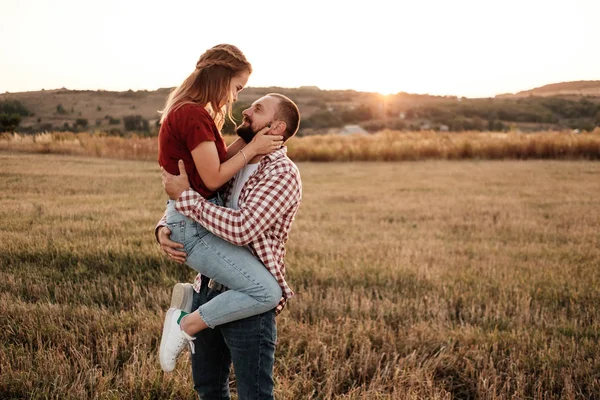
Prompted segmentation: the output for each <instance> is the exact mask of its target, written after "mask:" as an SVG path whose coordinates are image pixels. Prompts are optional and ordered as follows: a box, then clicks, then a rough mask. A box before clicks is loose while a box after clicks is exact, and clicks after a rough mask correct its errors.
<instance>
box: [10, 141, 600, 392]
mask: <svg viewBox="0 0 600 400" xmlns="http://www.w3.org/2000/svg"><path fill="white" fill-rule="evenodd" d="M298 165H299V168H300V171H301V173H302V177H303V182H304V199H303V204H302V206H301V208H300V212H299V215H298V217H297V220H296V222H295V225H294V227H293V229H292V232H291V237H290V241H289V243H288V254H287V257H286V259H287V265H288V271H289V281H290V284H291V285H292V287H293V288H294V289H295V291H296V293H297V297H296V298H295V299H293V300H291V301H290V303H289V307H288V308H286V310H285V311H284V312H283V313H282V314H281V316H280V317H278V333H279V343H278V348H277V355H276V356H277V360H276V365H275V378H276V395H277V398H278V399H593V398H600V307H599V306H598V305H599V304H600V292H599V290H598V288H599V287H600V230H599V227H600V163H598V162H594V161H556V160H546V161H541V160H537V161H515V160H505V161H477V160H468V161H447V160H434V161H418V162H388V163H378V162H353V163H341V162H329V163H307V162H299V163H298ZM0 185H1V187H2V191H1V195H0V216H1V220H2V224H1V225H0V297H1V298H0V321H1V322H0V323H1V324H2V326H1V328H2V329H0V398H2V399H23V398H27V399H30V398H31V399H166V398H175V399H191V398H194V392H193V389H192V382H191V375H190V364H189V361H188V359H187V357H183V358H182V359H181V361H180V363H179V365H178V367H177V369H176V370H175V371H174V372H173V373H171V374H165V373H163V372H162V371H161V369H160V365H159V363H158V359H157V351H158V344H159V341H160V333H161V327H162V319H163V316H164V312H165V311H166V307H167V305H168V301H169V296H170V289H171V287H172V285H173V284H174V283H175V282H178V281H185V280H189V279H191V278H192V277H193V273H191V272H190V270H189V269H188V267H186V266H181V265H178V264H175V263H172V262H170V261H168V260H167V259H166V257H164V256H163V255H162V253H161V252H160V250H159V248H158V246H157V244H156V243H155V242H154V239H153V228H154V225H155V223H156V221H157V219H158V218H159V217H160V216H161V214H162V211H163V205H164V201H165V199H166V197H165V195H164V194H163V193H162V187H161V184H160V177H159V172H158V169H157V165H156V162H153V161H125V160H115V159H103V158H86V157H74V156H65V155H55V154H49V155H48V154H46V155H42V154H26V153H15V152H10V153H9V152H2V153H0ZM233 389H235V383H234V384H233Z"/></svg>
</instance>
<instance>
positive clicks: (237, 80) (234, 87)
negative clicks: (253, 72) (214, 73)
mask: <svg viewBox="0 0 600 400" xmlns="http://www.w3.org/2000/svg"><path fill="white" fill-rule="evenodd" d="M249 77H250V73H249V72H248V71H244V72H240V73H239V74H237V75H236V76H234V77H233V78H231V82H230V83H229V99H231V102H232V103H234V102H236V101H237V99H238V93H239V92H241V91H242V90H243V89H244V87H245V86H246V83H248V78H249Z"/></svg>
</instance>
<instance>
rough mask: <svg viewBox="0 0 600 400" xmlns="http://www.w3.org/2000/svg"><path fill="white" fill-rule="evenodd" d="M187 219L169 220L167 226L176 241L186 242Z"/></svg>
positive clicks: (171, 237) (172, 238)
mask: <svg viewBox="0 0 600 400" xmlns="http://www.w3.org/2000/svg"><path fill="white" fill-rule="evenodd" d="M185 225H186V222H185V220H180V221H175V222H167V227H168V228H169V230H170V231H171V236H170V237H169V239H171V240H172V241H174V242H177V243H181V244H185V236H186V235H185V231H186V226H185Z"/></svg>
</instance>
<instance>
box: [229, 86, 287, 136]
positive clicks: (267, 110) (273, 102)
mask: <svg viewBox="0 0 600 400" xmlns="http://www.w3.org/2000/svg"><path fill="white" fill-rule="evenodd" d="M276 110H277V99H275V98H273V97H271V96H263V97H261V98H260V99H258V100H256V101H255V102H254V103H252V106H250V108H247V109H245V110H244V111H242V116H243V119H242V124H241V125H240V126H238V127H237V129H236V130H235V132H236V133H237V135H238V136H239V137H241V138H242V139H244V141H245V142H246V143H250V142H251V141H252V138H254V135H256V133H257V132H258V131H260V130H261V129H263V128H264V127H265V126H267V125H269V124H272V123H273V121H274V119H275V112H276ZM268 134H269V133H268V132H267V135H268Z"/></svg>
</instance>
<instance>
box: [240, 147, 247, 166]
mask: <svg viewBox="0 0 600 400" xmlns="http://www.w3.org/2000/svg"><path fill="white" fill-rule="evenodd" d="M240 153H242V155H243V156H244V165H247V164H248V158H247V157H246V153H244V150H240Z"/></svg>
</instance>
